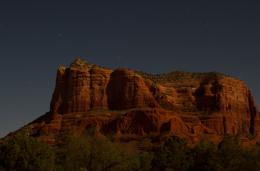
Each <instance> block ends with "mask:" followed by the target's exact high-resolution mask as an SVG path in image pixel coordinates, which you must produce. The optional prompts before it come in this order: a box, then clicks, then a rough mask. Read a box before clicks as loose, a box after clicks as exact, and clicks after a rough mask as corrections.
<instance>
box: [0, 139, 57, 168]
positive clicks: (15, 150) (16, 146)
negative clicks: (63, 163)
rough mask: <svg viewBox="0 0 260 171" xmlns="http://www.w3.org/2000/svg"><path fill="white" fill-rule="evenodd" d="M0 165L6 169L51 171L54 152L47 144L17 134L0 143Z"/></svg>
mask: <svg viewBox="0 0 260 171" xmlns="http://www.w3.org/2000/svg"><path fill="white" fill-rule="evenodd" d="M0 166H1V167H2V169H3V170H8V171H10V170H11V171H46V170H48V171H52V170H54V169H55V154H54V152H53V150H52V149H51V147H50V146H49V145H47V144H45V143H43V142H40V141H38V140H36V139H35V138H31V137H28V136H25V135H24V134H17V135H15V136H13V137H9V138H8V139H7V140H5V141H2V142H1V143H0ZM1 167H0V168H1Z"/></svg>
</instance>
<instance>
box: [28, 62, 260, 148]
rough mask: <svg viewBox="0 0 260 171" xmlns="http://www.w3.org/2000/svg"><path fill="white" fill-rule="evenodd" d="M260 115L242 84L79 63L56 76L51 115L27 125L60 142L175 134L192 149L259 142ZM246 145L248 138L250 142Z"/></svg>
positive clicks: (35, 133)
mask: <svg viewBox="0 0 260 171" xmlns="http://www.w3.org/2000/svg"><path fill="white" fill-rule="evenodd" d="M259 124H260V117H259V114H258V110H257V107H256V105H255V102H254V99H253V97H252V94H251V92H250V90H249V89H248V88H247V86H246V85H245V84H244V83H243V82H242V81H240V80H238V79H235V78H232V77H228V76H224V75H221V74H216V73H208V74H189V73H177V75H176V74H171V75H148V74H146V75H145V74H142V73H138V72H135V71H133V70H129V69H116V70H114V71H113V70H111V69H106V68H103V67H99V66H95V65H91V64H88V63H87V62H85V61H82V60H80V59H77V60H75V61H74V62H73V63H72V64H71V66H70V67H68V68H65V67H60V68H59V69H58V71H57V81H56V87H55V90H54V93H53V98H52V102H51V108H50V112H49V113H48V114H46V115H45V116H44V117H42V119H40V120H36V121H35V122H33V123H31V124H29V125H28V126H26V128H28V129H29V130H30V132H31V135H32V136H35V137H39V138H40V139H43V140H44V141H47V142H50V143H55V141H57V139H58V137H59V136H60V135H61V134H63V133H64V132H67V131H70V132H74V133H78V134H81V133H83V132H86V131H88V130H90V129H92V130H94V133H95V134H96V135H113V136H114V137H115V138H116V139H117V140H119V141H122V140H124V141H125V140H127V141H130V140H133V139H142V138H145V137H157V139H160V140H163V139H164V137H168V136H172V135H177V136H180V137H183V138H186V139H187V140H188V142H190V143H191V144H194V143H197V142H199V141H200V140H201V139H203V138H205V137H206V138H207V139H209V140H211V141H213V142H216V143H217V142H219V141H220V140H221V138H223V137H224V136H225V135H240V136H241V137H243V141H244V140H245V139H247V137H249V136H250V137H252V135H254V136H255V140H260V126H259ZM248 141H249V140H248Z"/></svg>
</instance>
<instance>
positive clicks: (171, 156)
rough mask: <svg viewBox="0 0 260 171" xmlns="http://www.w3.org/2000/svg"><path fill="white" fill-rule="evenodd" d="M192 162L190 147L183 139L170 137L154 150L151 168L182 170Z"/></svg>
mask: <svg viewBox="0 0 260 171" xmlns="http://www.w3.org/2000/svg"><path fill="white" fill-rule="evenodd" d="M191 164H192V158H191V155H190V149H189V148H188V147H187V144H186V142H185V141H184V140H182V139H179V138H177V137H172V138H171V139H169V140H167V141H166V142H165V143H164V145H163V146H162V147H161V148H160V149H159V150H158V151H156V152H155V155H154V159H153V161H152V170H155V171H157V170H160V171H161V170H162V171H168V170H173V171H175V170H176V171H184V170H188V169H189V168H190V166H191Z"/></svg>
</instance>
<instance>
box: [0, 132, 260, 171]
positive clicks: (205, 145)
mask: <svg viewBox="0 0 260 171" xmlns="http://www.w3.org/2000/svg"><path fill="white" fill-rule="evenodd" d="M0 170H1V171H121V170H122V171H128V170H129V171H171V170H173V171H175V170H176V171H191V170H192V171H194V170H195V171H223V170H224V171H250V170H254V171H258V170H260V149H259V148H258V147H254V148H250V149H243V148H241V147H240V146H239V144H238V141H237V140H236V139H235V138H230V137H227V138H225V139H224V140H223V142H222V143H220V144H219V145H218V146H217V145H213V144H211V143H209V142H201V144H199V145H198V146H196V147H195V148H192V149H191V148H189V147H187V144H186V143H185V141H184V140H181V139H178V138H176V137H172V138H171V139H169V140H168V141H166V142H165V143H164V144H163V145H161V146H160V147H159V148H158V149H156V150H151V151H148V152H139V153H137V154H129V153H126V152H124V151H123V150H120V148H118V146H117V145H116V143H112V142H111V141H109V140H104V139H97V138H90V137H88V136H84V137H76V136H66V137H64V138H63V139H62V141H61V143H60V144H59V145H58V146H55V147H53V146H49V145H47V144H45V143H43V142H40V141H38V140H36V139H34V138H30V137H27V136H24V135H22V134H19V135H16V136H14V137H12V138H9V139H7V140H5V141H2V142H0Z"/></svg>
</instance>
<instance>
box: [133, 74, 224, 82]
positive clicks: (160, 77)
mask: <svg viewBox="0 0 260 171" xmlns="http://www.w3.org/2000/svg"><path fill="white" fill-rule="evenodd" d="M136 73H138V74H139V75H141V76H142V77H144V78H146V79H150V80H152V81H154V82H156V83H164V82H173V81H179V80H190V79H192V80H194V79H203V78H215V77H219V78H221V77H223V76H227V75H225V74H222V73H218V72H205V73H203V72H184V71H173V72H169V73H163V74H150V73H146V72H142V71H136Z"/></svg>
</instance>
